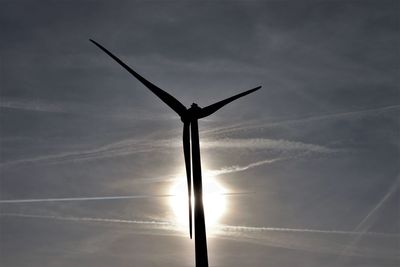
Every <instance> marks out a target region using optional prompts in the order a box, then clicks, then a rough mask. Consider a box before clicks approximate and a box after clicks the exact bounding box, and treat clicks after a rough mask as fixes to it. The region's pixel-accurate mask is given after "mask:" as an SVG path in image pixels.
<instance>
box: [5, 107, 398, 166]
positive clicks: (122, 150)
mask: <svg viewBox="0 0 400 267" xmlns="http://www.w3.org/2000/svg"><path fill="white" fill-rule="evenodd" d="M12 105H15V104H7V103H6V104H4V107H5V106H10V107H11V106H12ZM56 107H57V106H56ZM399 108H400V105H393V106H387V107H380V108H373V109H365V110H359V111H349V112H339V113H333V114H326V115H319V116H309V117H303V118H298V119H291V120H283V121H277V122H267V123H261V122H259V121H257V122H254V125H243V124H240V125H238V126H234V127H227V128H220V129H217V130H210V131H208V132H205V133H211V134H220V133H231V132H238V131H241V130H251V129H260V128H263V127H268V126H273V125H280V124H290V123H303V122H309V121H314V120H322V119H331V118H340V117H347V116H356V115H368V114H371V113H379V112H387V111H392V110H397V109H399ZM42 109H44V110H45V109H46V108H42ZM180 146H181V143H180V140H179V139H175V138H173V139H165V140H139V139H126V140H122V141H119V142H115V143H110V144H107V145H104V146H100V147H96V148H93V149H88V150H81V151H71V152H65V153H59V154H54V155H43V156H37V157H32V158H25V159H18V160H13V161H8V162H2V163H1V164H0V168H4V167H12V166H15V165H19V164H24V163H50V164H56V163H64V162H73V161H84V160H95V159H101V158H107V157H116V156H125V155H131V154H136V153H145V152H151V151H154V150H159V149H161V148H171V147H176V148H178V147H180ZM201 146H202V147H203V148H225V149H226V148H228V147H229V148H243V149H244V148H248V149H257V148H262V149H280V150H299V149H300V150H309V151H312V152H319V153H329V152H333V151H335V150H334V149H331V148H327V147H323V146H319V145H315V144H307V143H301V142H294V141H289V140H273V139H262V138H261V139H222V140H216V141H207V140H205V141H203V142H201Z"/></svg>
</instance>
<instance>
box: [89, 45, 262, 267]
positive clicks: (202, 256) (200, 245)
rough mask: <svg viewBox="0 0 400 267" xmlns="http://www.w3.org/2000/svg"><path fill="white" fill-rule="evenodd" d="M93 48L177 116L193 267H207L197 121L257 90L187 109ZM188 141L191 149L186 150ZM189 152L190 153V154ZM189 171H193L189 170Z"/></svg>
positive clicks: (124, 65) (133, 72)
mask: <svg viewBox="0 0 400 267" xmlns="http://www.w3.org/2000/svg"><path fill="white" fill-rule="evenodd" d="M90 41H91V42H92V43H94V44H95V45H96V46H97V47H99V48H100V49H101V50H103V51H104V52H105V53H106V54H107V55H109V56H110V57H111V58H113V59H114V60H115V61H116V62H118V63H119V64H120V65H121V66H122V67H124V68H125V69H126V70H127V71H128V72H129V73H130V74H132V75H133V76H134V77H135V78H136V79H138V80H139V81H140V82H141V83H142V84H143V85H144V86H146V87H147V88H148V89H150V91H152V92H153V93H154V94H155V95H156V96H158V97H159V98H160V99H161V100H162V101H163V102H164V103H165V104H167V105H168V106H169V107H170V108H171V109H173V110H174V111H175V112H176V113H177V114H178V115H179V116H180V117H181V120H182V122H183V136H182V141H183V153H184V158H185V167H186V178H187V183H188V206H189V234H190V238H192V225H193V222H192V202H191V196H192V174H193V190H194V236H195V238H194V240H195V254H196V256H195V257H196V267H208V254H207V236H206V225H205V218H204V207H203V183H202V176H201V158H200V141H199V126H198V120H199V119H201V118H204V117H207V116H209V115H211V114H213V113H214V112H216V111H217V110H219V109H220V108H222V107H223V106H225V105H226V104H228V103H230V102H232V101H234V100H236V99H238V98H240V97H243V96H245V95H248V94H250V93H252V92H254V91H257V90H258V89H260V88H261V86H258V87H256V88H253V89H250V90H247V91H245V92H243V93H240V94H237V95H234V96H232V97H229V98H227V99H224V100H222V101H219V102H216V103H214V104H212V105H209V106H207V107H204V108H200V107H199V106H198V105H197V104H196V103H193V104H192V106H191V107H190V108H189V109H187V108H186V107H185V106H184V105H183V104H182V103H181V102H179V101H178V100H177V99H176V98H174V97H173V96H171V95H170V94H168V93H167V92H165V91H164V90H162V89H160V88H158V87H157V86H156V85H154V84H152V83H151V82H149V81H148V80H146V79H145V78H143V77H142V76H141V75H139V74H138V73H137V72H135V71H134V70H133V69H131V68H130V67H129V66H128V65H126V64H125V63H124V62H123V61H121V60H120V59H119V58H118V57H116V56H115V55H113V54H112V53H111V52H110V51H108V50H107V49H106V48H104V47H103V46H102V45H100V44H99V43H97V42H95V41H93V40H91V39H90ZM190 141H191V144H192V147H191V149H190ZM190 150H191V152H192V154H191V155H190ZM192 168H193V171H192Z"/></svg>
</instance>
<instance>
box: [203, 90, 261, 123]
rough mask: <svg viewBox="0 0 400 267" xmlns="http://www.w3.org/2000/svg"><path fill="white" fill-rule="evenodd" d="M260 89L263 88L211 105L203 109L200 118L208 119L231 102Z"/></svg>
mask: <svg viewBox="0 0 400 267" xmlns="http://www.w3.org/2000/svg"><path fill="white" fill-rule="evenodd" d="M260 88H261V86H257V87H256V88H253V89H250V90H247V91H245V92H243V93H240V94H237V95H234V96H231V97H229V98H227V99H224V100H221V101H219V102H217V103H214V104H212V105H209V106H207V107H205V108H202V109H201V111H200V116H199V118H204V117H207V116H209V115H211V114H213V113H214V112H215V111H217V110H219V109H220V108H222V107H223V106H225V105H226V104H229V103H230V102H232V101H234V100H236V99H238V98H239V97H242V96H245V95H248V94H250V93H253V92H255V91H257V90H258V89H260Z"/></svg>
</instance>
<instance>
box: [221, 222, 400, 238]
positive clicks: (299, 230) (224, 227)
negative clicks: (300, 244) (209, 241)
mask: <svg viewBox="0 0 400 267" xmlns="http://www.w3.org/2000/svg"><path fill="white" fill-rule="evenodd" d="M217 228H218V229H220V230H223V231H225V232H291V233H311V234H327V235H359V234H360V233H364V234H366V235H369V236H381V237H400V234H389V233H380V232H359V231H344V230H318V229H302V228H280V227H253V226H233V225H219V226H217Z"/></svg>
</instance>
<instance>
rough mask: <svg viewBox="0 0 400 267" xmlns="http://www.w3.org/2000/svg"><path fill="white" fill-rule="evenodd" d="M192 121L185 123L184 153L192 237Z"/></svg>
mask: <svg viewBox="0 0 400 267" xmlns="http://www.w3.org/2000/svg"><path fill="white" fill-rule="evenodd" d="M189 127H190V123H189V122H185V123H184V124H183V154H184V156H185V166H186V178H187V184H188V199H189V233H190V239H192V177H191V175H192V171H191V166H190V165H191V164H190V132H189V131H190V129H189Z"/></svg>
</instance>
